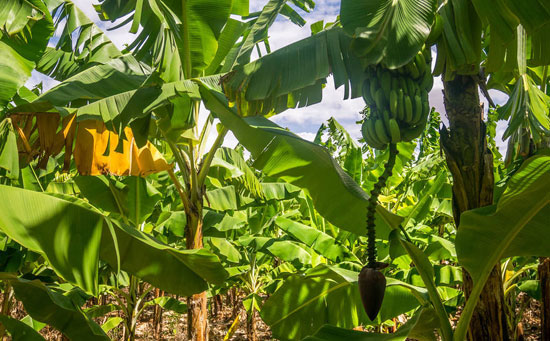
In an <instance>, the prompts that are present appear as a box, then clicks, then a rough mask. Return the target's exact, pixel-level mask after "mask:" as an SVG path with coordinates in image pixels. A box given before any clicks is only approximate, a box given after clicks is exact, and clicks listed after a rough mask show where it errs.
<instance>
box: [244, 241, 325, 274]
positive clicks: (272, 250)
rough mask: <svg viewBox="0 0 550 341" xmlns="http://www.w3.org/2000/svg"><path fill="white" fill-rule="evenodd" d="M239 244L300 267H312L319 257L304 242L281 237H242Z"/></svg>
mask: <svg viewBox="0 0 550 341" xmlns="http://www.w3.org/2000/svg"><path fill="white" fill-rule="evenodd" d="M239 244H241V245H244V246H249V247H251V248H253V249H254V250H256V251H258V252H263V253H265V254H268V255H271V256H273V257H277V258H279V259H281V260H283V261H285V262H289V263H292V265H294V267H296V268H299V269H300V268H304V267H311V265H312V264H313V263H314V261H315V262H316V261H317V260H316V259H317V258H319V257H318V255H317V254H316V253H315V252H314V251H311V250H308V248H307V247H305V246H304V245H303V244H299V243H296V242H293V241H291V240H285V239H280V238H270V237H253V236H250V237H242V238H240V239H239Z"/></svg>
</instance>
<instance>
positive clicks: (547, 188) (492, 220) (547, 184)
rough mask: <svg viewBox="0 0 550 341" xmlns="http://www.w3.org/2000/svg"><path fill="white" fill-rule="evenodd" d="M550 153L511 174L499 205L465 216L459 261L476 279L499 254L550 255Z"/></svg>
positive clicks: (458, 240) (458, 247) (458, 243)
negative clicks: (549, 244)
mask: <svg viewBox="0 0 550 341" xmlns="http://www.w3.org/2000/svg"><path fill="white" fill-rule="evenodd" d="M549 219H550V156H547V155H540V156H534V157H532V158H531V159H529V160H528V161H526V162H525V164H524V165H523V166H522V168H521V169H520V170H519V171H518V172H517V173H516V174H514V176H512V178H511V179H510V181H509V183H508V186H507V188H506V190H505V192H504V193H503V194H502V196H501V198H500V200H499V202H498V203H497V204H496V205H492V206H488V207H483V208H479V209H476V210H472V211H468V212H465V213H464V214H462V216H461V218H460V227H459V228H458V233H457V237H456V252H457V255H458V260H459V262H460V264H461V265H462V266H464V267H465V268H466V269H467V270H468V272H469V273H470V275H472V278H473V280H474V282H475V281H479V280H481V279H482V278H483V277H485V276H486V275H487V274H488V273H489V272H490V271H491V269H492V267H493V266H494V264H495V263H496V262H498V261H499V260H500V259H501V258H504V257H510V256H550V248H549V247H548V243H545V242H544V241H549V240H550V229H549V228H548V221H550V220H549Z"/></svg>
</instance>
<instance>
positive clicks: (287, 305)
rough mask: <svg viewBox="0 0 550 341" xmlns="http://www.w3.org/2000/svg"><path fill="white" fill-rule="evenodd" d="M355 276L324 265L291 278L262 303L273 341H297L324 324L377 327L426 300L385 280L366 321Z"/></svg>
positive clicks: (420, 291) (419, 292)
mask: <svg viewBox="0 0 550 341" xmlns="http://www.w3.org/2000/svg"><path fill="white" fill-rule="evenodd" d="M357 276H358V273H357V272H353V271H349V270H345V269H340V268H336V267H330V266H326V265H319V266H317V267H316V268H313V269H311V270H310V271H308V272H307V273H306V274H305V275H293V276H291V277H289V278H288V279H286V280H285V282H284V283H283V285H282V286H281V287H280V288H279V289H278V290H277V291H276V292H275V293H274V294H273V295H272V296H270V297H269V299H268V300H267V301H266V302H265V303H264V305H263V307H262V311H261V315H262V318H263V320H264V321H265V322H266V323H267V324H268V325H269V326H270V328H271V330H272V331H273V336H274V337H276V338H279V339H281V340H300V339H302V338H304V337H306V336H308V335H312V334H314V333H315V332H316V331H317V330H318V329H319V328H320V327H321V326H322V325H324V324H331V325H334V326H337V327H341V328H349V329H351V328H353V327H356V326H358V325H361V324H362V325H369V324H379V323H381V322H383V321H385V320H387V319H390V318H393V317H395V316H398V315H400V314H403V313H405V312H408V311H410V310H412V309H414V308H416V307H418V306H419V305H420V303H419V301H418V299H417V297H419V298H421V299H422V300H424V299H426V291H425V289H423V288H417V287H413V286H410V285H406V284H404V283H401V282H399V281H397V280H394V279H391V278H388V284H387V287H386V293H385V295H384V302H383V303H382V308H381V310H380V313H379V315H378V317H377V318H376V320H375V321H370V320H369V318H368V317H367V315H366V313H365V311H364V309H363V306H362V303H361V298H360V296H359V290H358V286H357ZM404 285H405V286H407V287H405V286H404Z"/></svg>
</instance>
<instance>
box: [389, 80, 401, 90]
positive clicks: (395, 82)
mask: <svg viewBox="0 0 550 341" xmlns="http://www.w3.org/2000/svg"><path fill="white" fill-rule="evenodd" d="M391 88H392V90H395V91H397V90H398V89H399V81H398V79H397V77H392V79H391Z"/></svg>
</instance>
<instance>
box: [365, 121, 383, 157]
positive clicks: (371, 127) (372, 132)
mask: <svg viewBox="0 0 550 341" xmlns="http://www.w3.org/2000/svg"><path fill="white" fill-rule="evenodd" d="M376 120H377V118H375V117H371V118H370V119H368V120H367V121H368V122H367V133H368V134H369V136H370V138H371V140H373V142H374V145H373V147H374V148H377V147H382V148H379V149H384V148H385V146H384V144H383V143H382V141H380V139H379V138H378V135H377V134H376V128H375V127H374V124H375V122H376Z"/></svg>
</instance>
